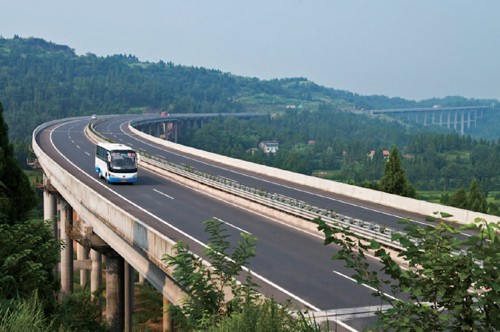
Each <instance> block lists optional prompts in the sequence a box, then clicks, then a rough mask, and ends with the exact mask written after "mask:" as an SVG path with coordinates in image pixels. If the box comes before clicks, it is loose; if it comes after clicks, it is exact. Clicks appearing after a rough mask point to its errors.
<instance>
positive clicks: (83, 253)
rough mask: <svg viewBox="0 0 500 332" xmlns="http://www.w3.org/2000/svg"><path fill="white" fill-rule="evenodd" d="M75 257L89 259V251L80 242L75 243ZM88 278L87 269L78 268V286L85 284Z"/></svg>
mask: <svg viewBox="0 0 500 332" xmlns="http://www.w3.org/2000/svg"><path fill="white" fill-rule="evenodd" d="M76 259H77V260H83V259H89V252H88V250H87V248H86V247H84V246H82V245H81V244H77V245H76ZM88 280H89V270H80V286H85V285H86V284H87V282H88Z"/></svg>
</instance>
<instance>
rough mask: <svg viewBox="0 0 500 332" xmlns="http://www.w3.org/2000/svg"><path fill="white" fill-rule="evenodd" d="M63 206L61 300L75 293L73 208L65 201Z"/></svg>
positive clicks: (62, 201)
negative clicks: (71, 234)
mask: <svg viewBox="0 0 500 332" xmlns="http://www.w3.org/2000/svg"><path fill="white" fill-rule="evenodd" d="M60 204H61V208H60V210H61V240H62V241H63V244H64V249H63V250H62V252H61V300H64V299H65V298H66V297H67V296H68V295H69V294H70V293H73V240H72V239H71V238H70V237H69V234H68V231H70V230H71V228H72V226H73V208H72V207H71V206H70V205H69V204H68V203H67V202H66V201H65V200H64V199H61V200H60Z"/></svg>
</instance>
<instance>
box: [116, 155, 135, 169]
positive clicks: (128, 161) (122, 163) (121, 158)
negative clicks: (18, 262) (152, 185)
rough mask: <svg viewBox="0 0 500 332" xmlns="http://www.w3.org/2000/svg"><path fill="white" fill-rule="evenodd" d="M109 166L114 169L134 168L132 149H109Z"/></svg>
mask: <svg viewBox="0 0 500 332" xmlns="http://www.w3.org/2000/svg"><path fill="white" fill-rule="evenodd" d="M110 155H111V165H110V166H111V168H112V169H115V170H126V169H130V170H132V169H136V168H137V163H136V155H135V152H134V151H110Z"/></svg>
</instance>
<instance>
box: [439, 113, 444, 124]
mask: <svg viewBox="0 0 500 332" xmlns="http://www.w3.org/2000/svg"><path fill="white" fill-rule="evenodd" d="M439 126H440V127H442V126H443V112H440V113H439Z"/></svg>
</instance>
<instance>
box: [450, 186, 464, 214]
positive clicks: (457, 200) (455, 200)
mask: <svg viewBox="0 0 500 332" xmlns="http://www.w3.org/2000/svg"><path fill="white" fill-rule="evenodd" d="M447 204H448V205H449V206H453V207H456V208H460V209H467V208H468V207H469V199H468V198H467V191H465V188H464V187H460V189H458V190H457V191H456V192H455V193H454V194H452V195H451V196H450V198H449V199H448V202H447Z"/></svg>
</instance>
